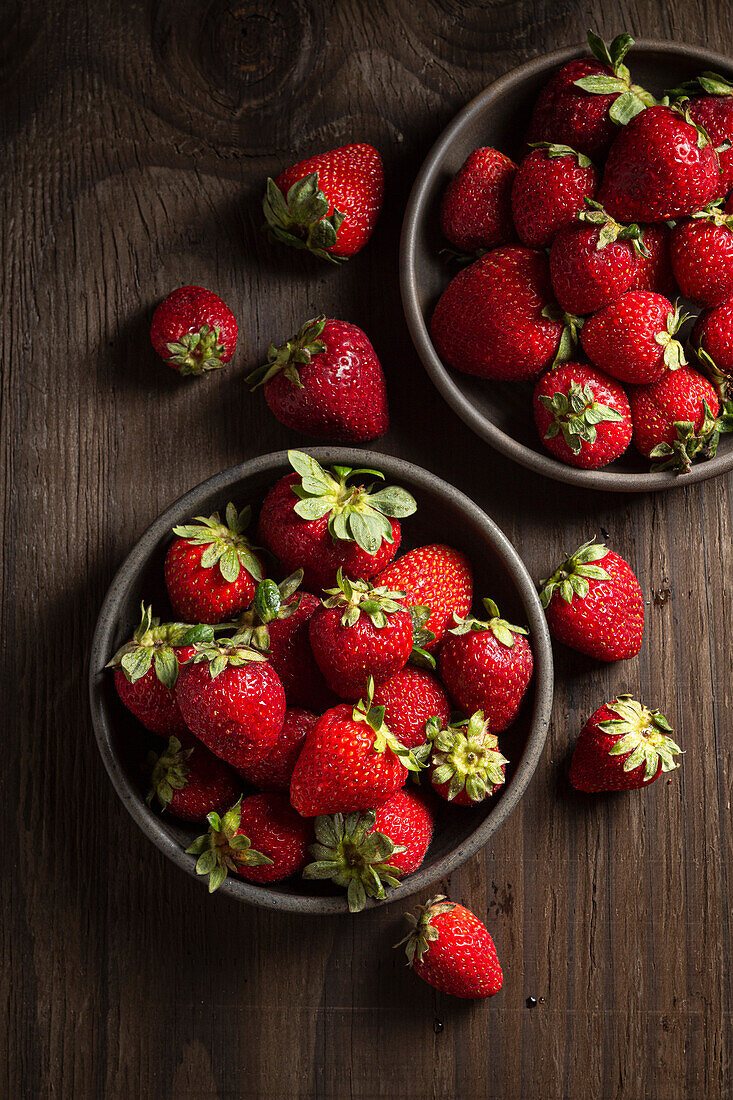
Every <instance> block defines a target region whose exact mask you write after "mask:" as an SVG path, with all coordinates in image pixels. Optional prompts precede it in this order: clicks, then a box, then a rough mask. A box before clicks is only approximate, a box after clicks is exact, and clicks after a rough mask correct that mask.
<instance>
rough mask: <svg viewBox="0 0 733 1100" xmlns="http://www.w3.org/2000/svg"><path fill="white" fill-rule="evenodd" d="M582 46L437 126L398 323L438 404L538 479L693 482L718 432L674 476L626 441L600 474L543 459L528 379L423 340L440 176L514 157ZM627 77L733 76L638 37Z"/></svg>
mask: <svg viewBox="0 0 733 1100" xmlns="http://www.w3.org/2000/svg"><path fill="white" fill-rule="evenodd" d="M587 53H588V49H587V47H582V46H577V47H569V48H567V49H564V50H557V51H555V52H554V53H551V54H546V55H545V56H544V57H539V58H536V59H535V60H534V61H529V62H527V64H526V65H521V66H520V67H519V68H518V69H514V70H512V72H510V73H507V75H506V76H503V77H501V79H499V80H497V81H496V82H495V83H494V84H491V85H490V86H489V87H488V88H487V89H486V91H484V92H482V93H481V95H479V96H477V97H476V99H474V100H472V101H471V102H470V103H469V104H468V106H466V107H464V108H463V110H462V111H461V112H460V114H458V115H457V116H456V117H455V118H454V120H453V121H452V122H451V124H450V125H449V126H448V127H447V129H445V130H444V131H443V133H442V134H441V136H440V137H439V138H438V140H437V142H436V143H435V145H434V146H433V148H432V149H431V150H430V153H429V154H428V157H427V159H426V161H425V163H424V164H423V166H422V168H421V169H420V172H419V174H418V177H417V179H416V180H415V184H414V187H413V189H412V193H411V195H410V200H409V202H408V205H407V211H406V214H405V220H404V223H403V227H402V241H401V245H400V283H401V288H402V301H403V304H404V308H405V315H406V317H407V324H408V326H409V329H410V333H411V335H412V339H413V342H414V344H415V347H416V348H417V351H418V354H419V355H420V358H421V359H422V361H423V364H424V365H425V369H426V370H427V372H428V374H429V375H430V377H431V378H432V380H433V382H434V383H435V385H436V386H437V388H438V389H439V390H440V392H441V394H442V395H443V397H444V398H445V400H446V401H447V402H448V404H449V405H450V406H451V407H452V408H453V409H454V411H455V412H457V413H458V415H459V416H460V417H462V418H463V420H464V421H465V422H466V424H468V426H469V427H470V428H472V429H473V431H474V432H476V434H477V435H479V436H480V437H481V438H482V439H485V440H486V442H487V443H490V444H491V445H492V447H496V449H497V450H498V451H501V452H502V453H503V454H505V455H508V456H509V458H512V459H514V461H515V462H519V463H521V464H522V465H523V466H528V467H529V468H530V469H531V470H536V471H537V472H538V473H540V474H544V475H545V476H546V477H551V478H555V479H556V480H558V481H567V482H570V483H571V484H574V485H585V486H587V487H589V488H591V489H606V490H615V491H618V492H648V491H651V490H654V489H671V488H672V487H673V486H676V485H690V484H692V482H694V481H703V480H705V479H706V478H709V477H714V476H715V475H717V474H721V473H723V472H724V471H726V470H730V469H731V467H733V439H732V438H730V437H729V436H728V437H726V436H723V438H722V441H721V444H720V448H719V450H718V454H717V455H716V457H715V458H713V459H711V460H710V461H708V462H703V463H701V464H700V465H699V466H693V468H692V470H691V471H690V472H689V473H687V474H684V475H683V476H678V475H677V474H675V473H670V472H665V473H650V472H649V463H648V462H647V461H646V460H645V459H644V458H642V456H641V455H639V454H637V452H636V450H635V449H634V447H633V445H632V446H631V447H629V449H628V451H627V452H626V454H625V455H623V457H622V458H620V459H618V460H617V461H616V462H613V463H612V464H611V465H610V466H606V467H605V468H604V469H602V470H577V469H574V468H573V467H572V466H566V465H565V463H563V462H559V461H558V460H557V459H555V458H552V457H551V456H550V455H549V454H548V453H547V452H546V451H545V450H544V449H543V447H542V444H541V443H540V440H539V438H538V436H537V430H536V428H535V423H534V418H533V416H532V405H531V394H532V387H531V384H526V383H507V382H503V383H502V382H490V381H482V380H481V379H479V378H471V377H470V376H469V375H467V374H461V373H460V372H458V371H454V370H451V369H450V368H448V367H446V366H445V365H444V364H443V363H442V362H441V360H440V358H439V357H438V354H437V352H436V350H435V348H434V347H433V343H432V340H431V339H430V331H429V323H430V317H431V316H432V312H433V309H434V308H435V303H436V302H437V300H438V298H439V296H440V294H441V292H442V290H443V289H444V288H445V286H446V285H447V284H448V282H449V280H450V277H451V275H452V274H453V273H454V272H455V268H453V269H451V267H450V265H446V263H445V262H444V260H443V258H442V257H441V255H440V250H441V248H444V247H445V244H446V242H445V241H444V240H443V238H442V237H441V233H440V227H439V222H438V212H439V210H440V201H441V198H442V196H443V192H444V191H445V188H446V185H447V183H448V181H449V180H450V179H451V178H452V176H454V175H455V173H456V172H457V171H458V169H459V168H460V167H461V165H462V164H463V162H464V160H465V159H466V157H467V156H468V154H469V153H470V152H471V151H472V150H473V149H475V148H477V147H478V146H481V145H491V146H495V147H496V148H498V149H501V150H502V151H503V152H506V153H507V154H508V155H509V156H511V157H513V158H515V159H516V157H517V156H518V155H519V154H520V147H521V142H522V140H523V137H524V134H525V132H526V129H527V124H528V122H529V116H530V112H531V109H532V104H533V102H534V100H535V99H536V97H537V94H538V93H539V91H540V89H541V88H542V87H543V85H545V84H546V83H547V81H548V80H549V78H550V76H551V75H552V73H553V72H554V71H555V70H556V69H557V68H558V67H559V66H560V65H564V64H565V62H567V61H570V60H571V59H572V58H574V57H581V56H584V55H587ZM628 63H629V66H630V68H631V70H632V74H633V78H634V80H635V81H636V82H637V83H639V84H641V85H643V86H644V87H647V88H649V90H650V91H653V92H656V93H657V94H661V92H662V91H663V90H664V89H665V88H672V87H675V86H676V85H678V84H679V83H680V82H681V81H683V80H689V79H690V78H691V77H693V76H695V75H697V73H699V72H701V71H702V70H704V69H712V70H714V71H715V72H720V73H722V74H723V75H724V76H727V77H728V78H733V63H731V61H730V60H729V59H728V58H726V57H723V56H722V55H721V54H717V53H711V52H710V51H709V50H701V49H697V48H695V47H692V46H682V45H679V44H677V43H673V42H657V41H655V40H652V39H643V38H642V39H639V40H638V41H637V43H636V45H635V46H633V47H632V49H631V52H630V54H629V58H628Z"/></svg>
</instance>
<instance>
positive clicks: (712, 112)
mask: <svg viewBox="0 0 733 1100" xmlns="http://www.w3.org/2000/svg"><path fill="white" fill-rule="evenodd" d="M702 93H704V94H702ZM668 94H669V95H671V96H674V95H682V96H691V97H692V98H691V99H689V100H688V102H687V104H686V106H687V109H688V110H689V112H690V118H691V119H692V121H693V122H694V123H695V124H696V125H697V126H700V127H701V129H703V130H704V131H705V133H706V134H707V135H708V137H709V138H710V140H711V141H712V143H713V145H715V146H716V150H717V153H718V158H719V160H720V171H721V179H720V194H721V195H727V194H728V192H729V191H730V190H731V189H733V149H731V148H730V147H729V146H730V143H731V142H733V85H731V83H730V81H728V80H726V79H725V77H723V76H720V75H719V74H718V73H710V72H705V73H700V75H699V76H698V77H696V78H695V80H692V81H689V82H688V83H687V84H683V85H682V86H681V87H680V88H675V89H674V90H673V91H672V92H669V93H668ZM721 145H723V146H728V147H724V148H722V149H721V148H720V146H721Z"/></svg>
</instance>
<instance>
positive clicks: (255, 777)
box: [239, 707, 318, 791]
mask: <svg viewBox="0 0 733 1100" xmlns="http://www.w3.org/2000/svg"><path fill="white" fill-rule="evenodd" d="M317 721H318V717H317V715H315V714H312V713H311V711H309V710H303V709H302V708H300V707H288V709H287V710H286V711H285V718H284V719H283V724H282V729H281V730H280V732H279V733H278V735H277V740H276V741H275V744H274V745H273V747H272V748H271V749H270V751H269V752H268V754H267V756H263V757H257V758H255V759H253V760H252V761H250V762H249V763H248V764H246V765H245V767H243V768H240V769H239V774H240V775H241V777H242V779H244V780H246V782H247V783H250V784H251V785H252V786H253V787H257V788H258V789H259V790H261V791H288V790H289V789H290V780H291V779H292V776H293V769H294V768H295V764H296V761H297V759H298V757H299V756H300V752H301V749H302V748H303V745H304V744H305V739H306V737H307V736H308V734H309V733H310V731H311V730H312V729H313V727H314V726H315V724H316V722H317Z"/></svg>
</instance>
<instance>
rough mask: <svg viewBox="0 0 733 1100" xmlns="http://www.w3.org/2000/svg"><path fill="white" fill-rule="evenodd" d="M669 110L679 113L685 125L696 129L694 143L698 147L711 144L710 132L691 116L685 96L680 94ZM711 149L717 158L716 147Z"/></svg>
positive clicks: (701, 147) (702, 147)
mask: <svg viewBox="0 0 733 1100" xmlns="http://www.w3.org/2000/svg"><path fill="white" fill-rule="evenodd" d="M670 110H671V111H674V113H675V114H676V115H680V117H681V118H682V119H684V121H685V122H686V123H687V125H688V126H692V128H693V129H694V130H695V131H696V133H697V139H696V143H697V147H698V149H704V148H705V146H706V145H711V146H713V140H712V138H711V137H710V134H709V133H708V132H707V130H706V129H705V127H704V126H703V125H702V123H701V122H697V121H696V120H695V119H694V118H693V117H692V115H691V114H690V102H689V100H688V99H687V97H685V96H682V97H681V98H680V99H678V100H677V101H676V103H673V104H672V105H671V107H670ZM713 149H714V151H715V154H716V159H718V160H719V158H718V156H717V153H718V151H717V149H715V147H714V146H713Z"/></svg>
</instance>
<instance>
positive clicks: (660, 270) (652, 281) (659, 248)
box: [631, 222, 679, 298]
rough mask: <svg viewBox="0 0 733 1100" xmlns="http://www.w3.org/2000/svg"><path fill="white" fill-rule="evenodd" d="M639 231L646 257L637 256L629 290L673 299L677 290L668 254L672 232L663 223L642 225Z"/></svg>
mask: <svg viewBox="0 0 733 1100" xmlns="http://www.w3.org/2000/svg"><path fill="white" fill-rule="evenodd" d="M641 229H642V231H643V233H644V247H645V249H646V250H647V252H648V255H646V256H644V255H640V256H637V260H636V276H635V278H634V281H633V283H632V284H631V290H651V291H653V292H654V293H655V294H663V295H664V297H665V298H674V297H675V295H676V294H677V292H678V289H679V288H678V286H677V283H676V282H675V278H674V273H673V271H672V258H671V256H670V252H669V246H670V238H671V236H672V231H671V230H670V228H669V226H668V225H666V224H665V223H664V222H660V223H659V224H657V225H642V226H641Z"/></svg>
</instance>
